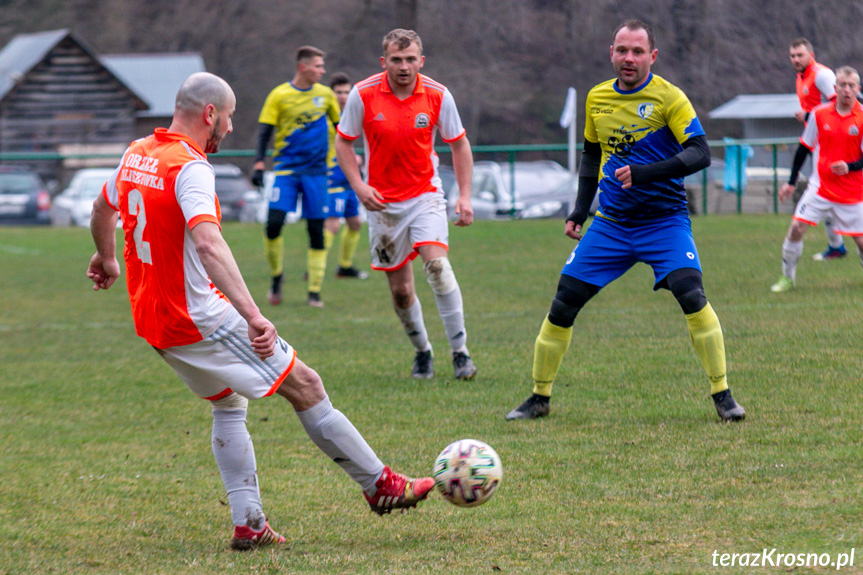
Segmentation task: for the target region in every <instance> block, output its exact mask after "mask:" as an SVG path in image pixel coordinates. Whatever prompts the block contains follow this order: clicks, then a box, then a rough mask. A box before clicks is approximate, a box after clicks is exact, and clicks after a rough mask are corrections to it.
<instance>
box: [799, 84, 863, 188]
mask: <svg viewBox="0 0 863 575" xmlns="http://www.w3.org/2000/svg"><path fill="white" fill-rule="evenodd" d="M800 143H801V144H803V145H804V146H806V147H807V148H809V149H810V150H812V151H815V150H816V148H817V152H818V156H817V161H816V170H817V172H818V194H819V195H820V196H821V197H823V198H825V199H827V200H830V201H831V202H836V203H838V204H856V203H859V202H863V171H859V170H858V171H855V172H850V173H848V174H846V175H844V176H837V175H836V174H834V173H833V172H832V171H831V170H830V164H833V163H835V162H840V161H841V162H847V163H849V164H850V163H852V162H856V161H857V160H859V159H860V158H861V157H863V106H861V105H860V103H859V102H856V101H855V102H854V107H853V108H852V109H851V112H850V113H849V114H848V115H847V116H841V115H839V113H838V112H837V111H836V103H835V102H831V103H829V104H823V105H821V106H819V107H817V108H815V109H814V110H812V113H811V115H810V117H809V121H808V122H807V123H806V128H805V129H804V130H803V135H802V136H800ZM813 171H814V170H813Z"/></svg>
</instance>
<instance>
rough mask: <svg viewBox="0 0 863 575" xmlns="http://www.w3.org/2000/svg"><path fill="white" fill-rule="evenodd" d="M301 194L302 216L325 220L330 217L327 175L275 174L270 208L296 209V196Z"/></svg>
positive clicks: (291, 210)
mask: <svg viewBox="0 0 863 575" xmlns="http://www.w3.org/2000/svg"><path fill="white" fill-rule="evenodd" d="M300 194H302V196H303V218H305V219H307V220H325V219H326V218H328V217H330V207H329V201H330V200H329V194H328V193H327V176H326V175H324V174H321V175H320V176H305V175H293V174H292V175H289V176H276V180H275V181H274V182H273V198H272V199H271V200H270V209H271V210H281V211H283V212H295V211H297V197H298V196H299V195H300Z"/></svg>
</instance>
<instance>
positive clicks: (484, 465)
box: [432, 439, 503, 507]
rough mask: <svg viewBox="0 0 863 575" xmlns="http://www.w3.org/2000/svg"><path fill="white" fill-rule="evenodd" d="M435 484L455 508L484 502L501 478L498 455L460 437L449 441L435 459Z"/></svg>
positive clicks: (480, 442) (474, 441)
mask: <svg viewBox="0 0 863 575" xmlns="http://www.w3.org/2000/svg"><path fill="white" fill-rule="evenodd" d="M432 475H434V480H435V485H436V486H437V488H438V491H440V492H441V493H442V494H443V496H444V498H445V499H446V500H447V501H449V502H450V503H452V504H453V505H458V506H459V507H476V506H477V505H482V504H483V503H485V502H486V501H488V500H489V499H490V498H491V496H492V495H493V494H494V492H495V491H496V490H497V486H498V485H500V480H501V477H503V466H502V465H501V463H500V457H499V456H498V454H497V453H496V452H495V450H494V449H492V448H491V446H490V445H488V444H487V443H483V442H482V441H478V440H476V439H461V440H459V441H456V442H454V443H450V444H449V445H447V446H446V448H445V449H444V450H443V451H441V452H440V455H438V456H437V460H436V461H435V465H434V471H433V472H432Z"/></svg>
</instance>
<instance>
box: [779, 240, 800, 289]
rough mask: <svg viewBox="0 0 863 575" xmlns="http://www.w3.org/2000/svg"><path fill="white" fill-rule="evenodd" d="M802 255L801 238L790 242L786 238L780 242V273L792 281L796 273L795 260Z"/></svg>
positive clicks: (798, 259)
mask: <svg viewBox="0 0 863 575" xmlns="http://www.w3.org/2000/svg"><path fill="white" fill-rule="evenodd" d="M801 255H803V240H801V241H799V242H792V241H791V240H789V239H788V238H785V241H784V242H783V243H782V275H784V276H786V277H789V278H791V281H794V278H795V276H796V275H797V262H798V261H800V256H801Z"/></svg>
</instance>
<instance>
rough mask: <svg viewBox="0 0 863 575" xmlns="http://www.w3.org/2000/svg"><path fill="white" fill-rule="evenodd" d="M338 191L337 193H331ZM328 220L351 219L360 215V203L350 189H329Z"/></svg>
mask: <svg viewBox="0 0 863 575" xmlns="http://www.w3.org/2000/svg"><path fill="white" fill-rule="evenodd" d="M333 190H339V191H337V192H336V191H333ZM329 196H330V212H329V216H327V217H330V218H352V217H354V216H358V215H360V201H359V199H357V194H356V193H354V191H353V190H352V189H350V188H331V189H330V193H329Z"/></svg>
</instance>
